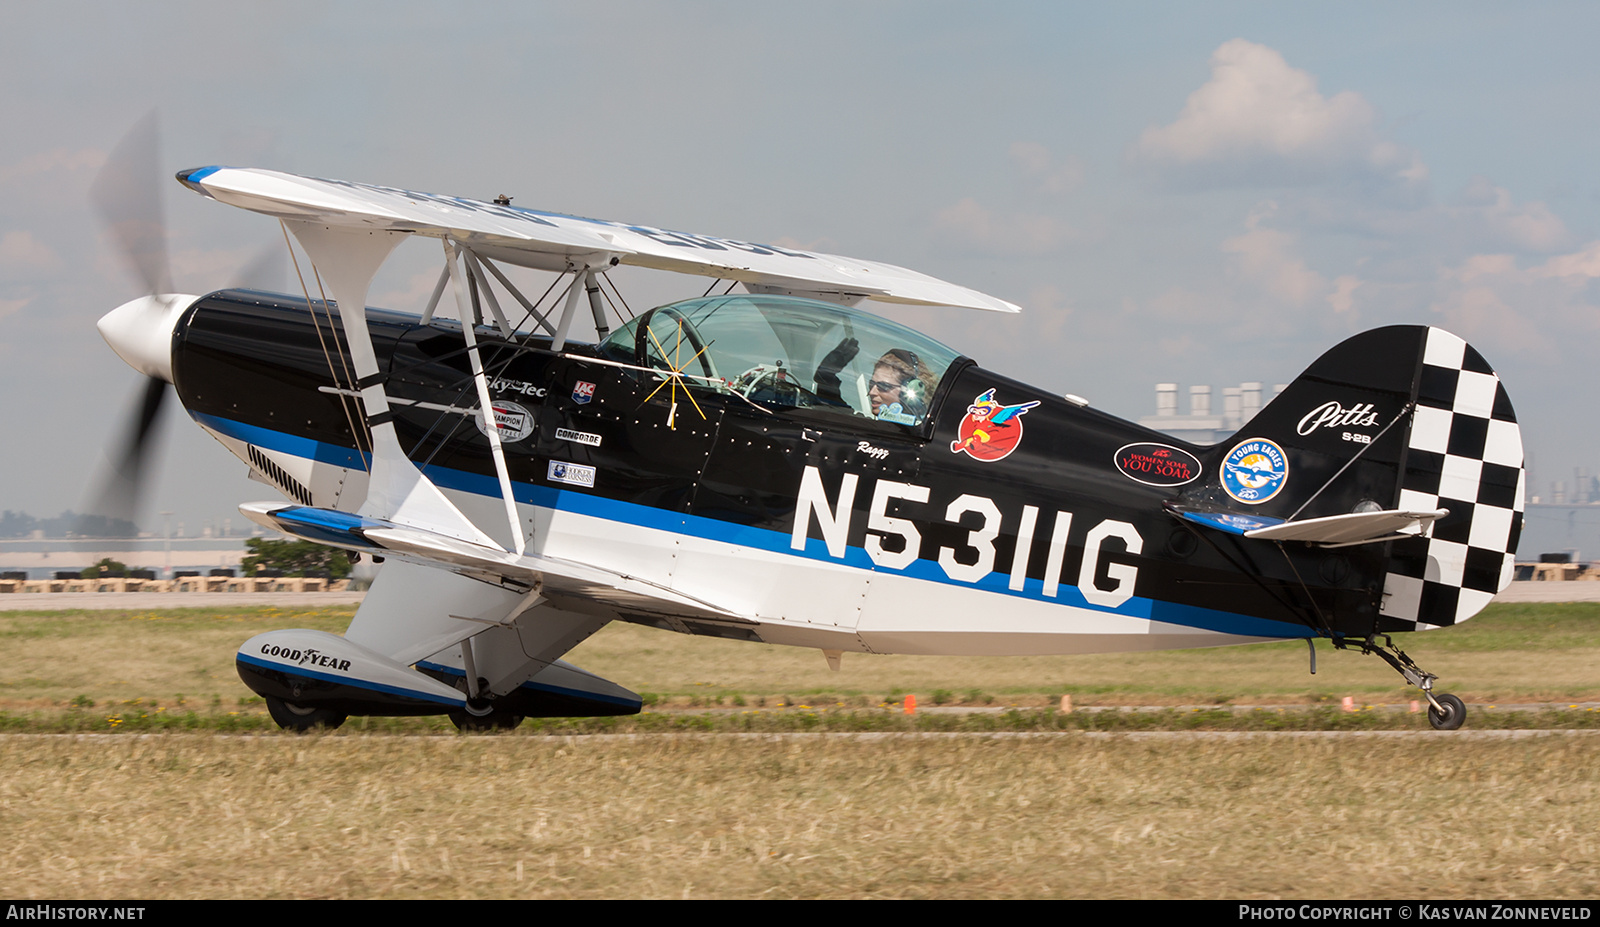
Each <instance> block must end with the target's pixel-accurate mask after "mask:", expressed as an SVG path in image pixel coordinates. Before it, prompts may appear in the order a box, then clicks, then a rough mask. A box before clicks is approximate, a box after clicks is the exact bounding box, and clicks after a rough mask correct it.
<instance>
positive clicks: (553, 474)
mask: <svg viewBox="0 0 1600 927" xmlns="http://www.w3.org/2000/svg"><path fill="white" fill-rule="evenodd" d="M594 472H595V471H594V468H593V467H585V466H583V465H582V464H571V463H563V462H561V461H559V460H552V461H550V471H549V474H548V475H549V477H550V481H551V482H552V483H567V484H569V485H572V486H582V487H583V488H585V489H593V488H594Z"/></svg>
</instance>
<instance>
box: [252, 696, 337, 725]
mask: <svg viewBox="0 0 1600 927" xmlns="http://www.w3.org/2000/svg"><path fill="white" fill-rule="evenodd" d="M266 699H267V713H268V714H270V715H272V720H274V721H276V722H277V723H278V727H281V728H283V729H284V730H286V731H297V732H300V733H305V732H306V731H311V730H315V729H317V728H322V729H323V730H325V731H331V730H334V729H335V728H337V727H338V726H339V725H341V724H343V723H344V721H345V717H346V715H345V714H344V713H343V712H339V711H334V710H333V709H331V708H316V707H313V706H310V705H296V704H295V703H294V702H286V701H284V700H283V699H281V698H278V697H277V696H274V695H268V696H266Z"/></svg>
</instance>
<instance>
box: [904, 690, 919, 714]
mask: <svg viewBox="0 0 1600 927" xmlns="http://www.w3.org/2000/svg"><path fill="white" fill-rule="evenodd" d="M916 713H917V697H916V696H915V695H908V696H906V714H908V715H914V714H916Z"/></svg>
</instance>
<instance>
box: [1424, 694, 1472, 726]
mask: <svg viewBox="0 0 1600 927" xmlns="http://www.w3.org/2000/svg"><path fill="white" fill-rule="evenodd" d="M1434 698H1437V699H1438V700H1439V705H1440V706H1441V707H1443V708H1444V711H1442V712H1441V711H1440V710H1439V709H1438V708H1434V707H1433V706H1432V705H1430V706H1428V723H1429V724H1431V725H1433V729H1434V730H1436V731H1453V730H1455V729H1456V728H1459V727H1460V726H1461V725H1462V724H1463V723H1464V722H1465V721H1466V720H1467V704H1466V703H1465V702H1463V701H1461V699H1459V698H1457V697H1455V696H1454V695H1450V694H1448V693H1446V694H1443V695H1436V696H1434Z"/></svg>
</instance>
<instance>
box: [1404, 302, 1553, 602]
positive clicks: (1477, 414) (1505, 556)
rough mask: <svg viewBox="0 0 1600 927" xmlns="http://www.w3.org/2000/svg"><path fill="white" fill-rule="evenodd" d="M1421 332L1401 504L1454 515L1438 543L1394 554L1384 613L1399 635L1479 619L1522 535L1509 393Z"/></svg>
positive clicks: (1424, 540)
mask: <svg viewBox="0 0 1600 927" xmlns="http://www.w3.org/2000/svg"><path fill="white" fill-rule="evenodd" d="M1418 331H1419V334H1420V335H1421V345H1420V352H1419V354H1420V357H1419V360H1418V363H1417V370H1416V375H1415V377H1414V380H1413V385H1412V394H1413V397H1414V400H1415V403H1416V405H1415V408H1414V410H1413V411H1412V414H1411V421H1410V422H1409V423H1406V424H1408V426H1409V427H1408V429H1407V433H1406V436H1405V451H1404V465H1403V467H1402V469H1401V471H1400V473H1399V486H1398V492H1397V498H1396V500H1395V505H1396V507H1398V508H1401V509H1440V508H1442V509H1448V510H1449V511H1450V514H1449V515H1448V516H1446V517H1445V518H1443V519H1441V520H1440V521H1439V522H1438V523H1437V524H1435V525H1434V527H1433V531H1432V532H1431V535H1430V536H1428V537H1417V538H1413V539H1409V540H1405V541H1398V542H1395V543H1394V544H1393V545H1392V546H1391V548H1390V557H1389V565H1388V573H1387V575H1386V576H1385V578H1384V588H1383V605H1382V607H1381V614H1382V616H1383V617H1384V618H1385V619H1386V620H1385V622H1384V624H1385V625H1386V626H1388V627H1391V628H1393V629H1396V630H1411V629H1415V630H1422V629H1424V628H1432V627H1442V626H1445V625H1452V624H1459V623H1461V622H1463V621H1465V620H1467V619H1468V618H1471V617H1472V616H1473V615H1476V614H1477V613H1478V612H1479V611H1481V610H1482V609H1483V607H1484V606H1485V605H1488V604H1489V601H1490V600H1491V599H1493V598H1494V596H1495V594H1496V593H1498V592H1500V591H1501V590H1502V589H1504V588H1506V586H1507V585H1508V584H1509V583H1510V582H1511V576H1512V572H1513V562H1512V561H1513V559H1514V556H1515V554H1516V550H1517V539H1518V536H1519V535H1520V534H1521V532H1522V512H1523V489H1524V484H1525V474H1524V470H1523V458H1522V435H1521V432H1520V431H1519V429H1518V426H1517V417H1516V413H1515V412H1513V411H1512V408H1511V400H1510V399H1509V398H1507V396H1506V389H1505V385H1504V384H1502V383H1501V382H1500V377H1499V376H1498V375H1496V374H1495V372H1494V370H1493V369H1492V368H1491V367H1490V366H1489V365H1488V363H1487V362H1485V361H1484V359H1483V355H1481V354H1479V353H1478V352H1477V351H1476V350H1475V349H1474V348H1473V347H1472V346H1471V345H1469V344H1467V343H1466V342H1465V341H1463V340H1462V339H1461V338H1459V337H1457V336H1456V335H1452V334H1451V333H1449V332H1447V331H1444V330H1442V329H1438V328H1428V329H1422V330H1418Z"/></svg>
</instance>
